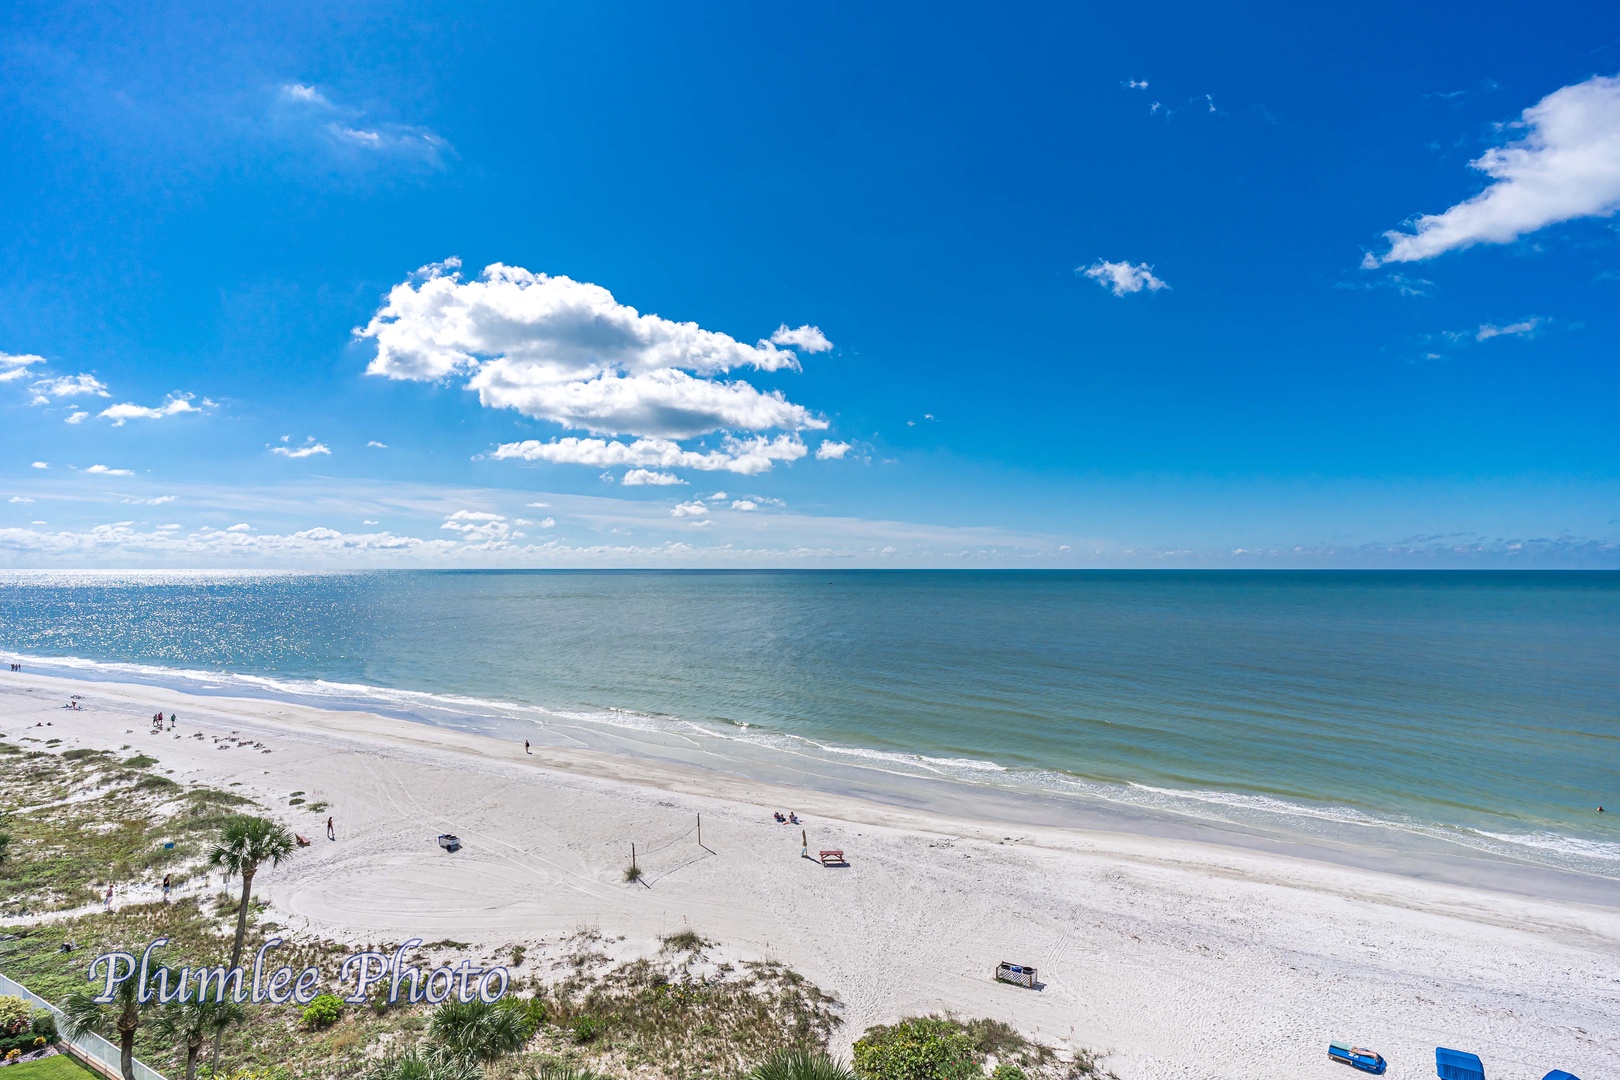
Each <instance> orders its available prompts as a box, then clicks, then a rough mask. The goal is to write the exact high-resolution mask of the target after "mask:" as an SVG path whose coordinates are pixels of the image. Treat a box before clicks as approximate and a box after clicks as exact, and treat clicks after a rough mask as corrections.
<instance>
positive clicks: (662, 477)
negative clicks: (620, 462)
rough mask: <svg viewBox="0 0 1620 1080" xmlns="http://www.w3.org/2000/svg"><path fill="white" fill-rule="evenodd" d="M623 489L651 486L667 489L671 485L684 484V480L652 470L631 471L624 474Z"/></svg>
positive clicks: (672, 474)
mask: <svg viewBox="0 0 1620 1080" xmlns="http://www.w3.org/2000/svg"><path fill="white" fill-rule="evenodd" d="M622 482H623V484H624V486H625V487H639V486H642V485H648V484H650V485H653V486H655V487H668V486H671V485H673V484H684V483H686V481H685V480H682V479H681V478H680V477H678V476H676V475H675V474H674V473H667V472H657V471H655V470H653V469H631V470H630V471H629V472H627V473H625V474H624V480H623V481H622Z"/></svg>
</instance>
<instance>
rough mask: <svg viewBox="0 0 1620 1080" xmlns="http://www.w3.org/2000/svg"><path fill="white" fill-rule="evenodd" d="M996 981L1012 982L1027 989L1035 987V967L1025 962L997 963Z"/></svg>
mask: <svg viewBox="0 0 1620 1080" xmlns="http://www.w3.org/2000/svg"><path fill="white" fill-rule="evenodd" d="M996 982H1004V983H1012V984H1013V985H1014V986H1022V987H1024V988H1025V989H1028V990H1033V989H1035V969H1034V968H1032V967H1026V966H1025V965H1023V964H1009V963H1007V962H1006V961H1002V962H1001V963H999V964H997V965H996Z"/></svg>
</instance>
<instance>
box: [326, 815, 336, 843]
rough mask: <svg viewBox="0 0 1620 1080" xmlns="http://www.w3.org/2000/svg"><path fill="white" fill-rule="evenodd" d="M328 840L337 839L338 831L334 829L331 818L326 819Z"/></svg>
mask: <svg viewBox="0 0 1620 1080" xmlns="http://www.w3.org/2000/svg"><path fill="white" fill-rule="evenodd" d="M326 838H327V839H328V840H336V839H337V829H336V828H334V827H333V825H332V819H331V818H327V819H326Z"/></svg>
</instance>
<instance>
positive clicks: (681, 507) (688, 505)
mask: <svg viewBox="0 0 1620 1080" xmlns="http://www.w3.org/2000/svg"><path fill="white" fill-rule="evenodd" d="M708 512H709V508H708V506H706V505H705V504H703V503H701V502H698V501H697V500H696V499H693V500H692V501H691V502H683V503H677V504H676V505H675V508H674V509H673V510H671V511H670V512H669V513H670V516H671V517H678V518H679V517H700V516H702V515H704V514H707V513H708Z"/></svg>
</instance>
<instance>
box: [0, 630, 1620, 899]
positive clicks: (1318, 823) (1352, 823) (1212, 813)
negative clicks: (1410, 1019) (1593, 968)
mask: <svg viewBox="0 0 1620 1080" xmlns="http://www.w3.org/2000/svg"><path fill="white" fill-rule="evenodd" d="M0 657H4V658H6V659H7V660H10V661H16V662H20V663H23V664H25V665H26V666H27V667H28V668H30V669H35V670H38V669H44V670H47V671H49V670H52V669H58V670H61V671H63V672H64V673H74V674H79V675H86V676H89V677H92V678H106V679H112V678H126V679H132V680H134V681H138V682H150V683H153V684H155V685H158V686H167V687H172V688H174V689H179V690H187V689H189V690H203V691H206V692H213V693H225V694H233V693H240V694H243V695H244V696H255V697H258V696H273V697H278V698H293V699H303V700H307V701H312V702H315V703H318V704H320V705H323V706H327V707H334V708H352V709H367V710H371V709H376V710H380V711H385V712H393V713H396V714H404V715H407V716H410V717H412V718H415V719H419V720H423V721H426V722H429V723H433V722H443V721H447V720H449V721H455V720H463V721H476V720H478V719H479V718H486V719H487V718H489V717H501V718H504V719H508V720H519V721H526V722H529V723H533V724H536V725H539V726H541V727H544V728H557V729H566V728H568V727H569V726H570V725H578V726H581V727H585V728H595V729H602V728H608V729H618V730H622V731H631V732H639V733H644V734H648V735H655V736H659V737H662V738H669V737H676V738H680V739H681V740H683V741H686V742H690V741H691V740H693V739H696V740H699V741H700V742H734V743H741V744H745V745H747V746H750V747H753V748H756V749H758V750H762V751H766V752H768V753H774V754H780V755H786V756H790V757H808V758H812V759H814V760H816V761H818V762H820V763H822V764H823V765H839V764H842V766H843V767H846V768H853V769H858V770H861V771H866V772H877V773H883V774H888V775H894V776H900V777H908V778H912V779H921V780H934V781H944V782H950V783H959V784H966V785H972V786H978V787H989V788H996V789H1002V790H1013V791H1020V792H1025V793H1031V794H1036V795H1043V796H1049V797H1050V796H1058V797H1063V796H1067V797H1072V798H1079V799H1082V800H1091V801H1099V802H1105V803H1111V804H1115V805H1119V806H1125V807H1130V808H1132V809H1136V810H1147V811H1153V812H1160V813H1171V814H1176V815H1179V816H1183V817H1190V818H1194V819H1198V820H1202V821H1211V822H1220V823H1226V824H1233V825H1243V826H1250V827H1262V828H1272V829H1282V830H1284V831H1287V832H1295V833H1306V834H1323V833H1324V830H1327V831H1330V832H1331V831H1333V830H1338V829H1346V828H1347V829H1352V830H1355V831H1357V832H1363V831H1365V830H1391V831H1393V832H1396V833H1401V834H1406V835H1411V836H1421V837H1426V838H1429V839H1433V840H1439V841H1443V842H1446V843H1450V844H1458V845H1461V846H1464V847H1467V848H1470V849H1474V850H1478V851H1484V852H1488V853H1491V854H1494V855H1498V856H1501V857H1505V858H1510V859H1515V860H1520V861H1530V862H1535V863H1540V864H1543V865H1550V866H1555V867H1559V868H1563V869H1572V870H1578V871H1582V872H1585V873H1593V874H1598V875H1600V876H1604V877H1620V844H1616V843H1612V842H1609V841H1603V840H1591V839H1586V838H1583V837H1577V836H1567V835H1564V834H1561V833H1554V832H1550V831H1545V830H1543V831H1537V832H1527V833H1510V832H1503V831H1489V830H1483V829H1471V828H1466V827H1462V826H1458V825H1446V824H1440V823H1434V822H1425V821H1419V820H1416V819H1413V818H1410V817H1405V816H1401V815H1397V814H1373V813H1369V812H1367V811H1365V810H1361V809H1358V808H1355V807H1350V806H1340V805H1333V804H1325V803H1310V802H1305V801H1298V800H1290V799H1283V798H1279V797H1276V796H1272V795H1264V794H1258V793H1252V792H1238V791H1220V790H1207V789H1198V788H1167V787H1161V786H1156V785H1152V784H1145V783H1136V782H1109V781H1103V780H1093V779H1088V778H1085V777H1080V776H1076V775H1074V774H1071V773H1066V772H1059V771H1056V770H1051V769H1036V768H1012V767H1009V766H1006V765H1003V764H1001V763H999V762H995V761H990V760H987V759H983V758H967V757H939V756H932V755H928V754H920V753H908V752H904V751H894V750H880V749H875V748H870V747H858V746H840V745H836V744H832V743H825V742H821V741H818V740H814V739H810V738H807V737H804V736H800V735H796V734H793V733H790V732H782V731H773V730H771V729H768V728H763V727H760V726H758V725H756V724H750V723H746V722H736V723H724V722H700V721H694V720H689V719H685V718H682V717H674V716H663V715H655V714H651V713H645V712H638V711H636V710H632V709H623V708H612V707H610V708H602V709H590V710H585V709H549V708H545V707H543V706H539V705H533V704H529V703H525V702H515V701H503V700H499V699H490V698H478V697H472V696H469V695H465V694H452V693H435V692H430V691H422V690H404V689H398V688H393V687H385V686H373V685H368V684H363V683H349V682H338V681H334V680H329V679H293V678H285V677H275V676H267V675H256V674H249V673H239V672H228V671H208V670H200V669H188V668H171V667H163V666H161V665H155V664H141V663H120V662H109V661H98V660H88V659H85V658H82V657H38V656H26V655H21V654H15V653H8V652H4V651H0ZM738 764H741V763H740V762H739V763H738Z"/></svg>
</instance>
